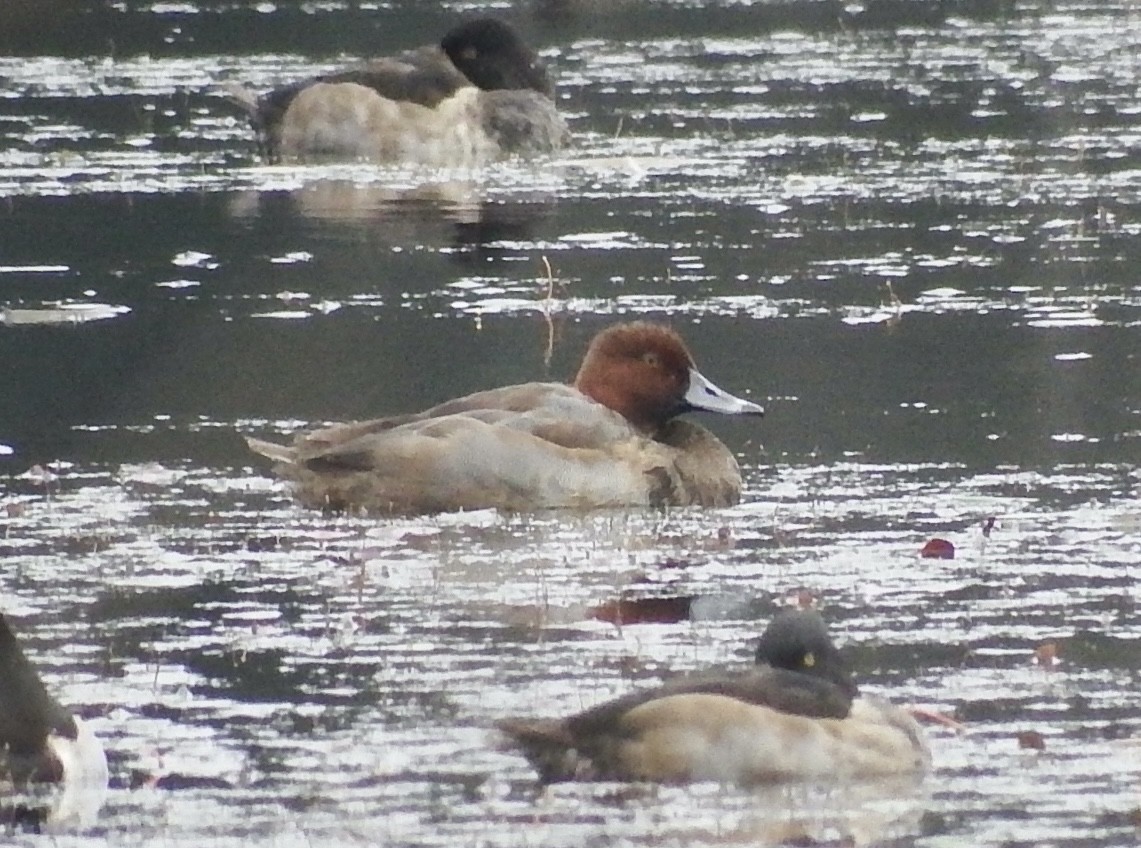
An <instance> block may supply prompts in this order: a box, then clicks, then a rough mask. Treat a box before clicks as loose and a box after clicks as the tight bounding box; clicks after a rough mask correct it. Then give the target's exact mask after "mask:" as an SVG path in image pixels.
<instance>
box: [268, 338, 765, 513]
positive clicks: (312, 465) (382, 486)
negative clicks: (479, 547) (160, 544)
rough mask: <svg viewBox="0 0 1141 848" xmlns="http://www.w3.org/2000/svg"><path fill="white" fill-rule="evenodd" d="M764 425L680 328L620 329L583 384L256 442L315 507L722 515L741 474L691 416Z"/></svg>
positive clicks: (509, 392) (481, 395)
mask: <svg viewBox="0 0 1141 848" xmlns="http://www.w3.org/2000/svg"><path fill="white" fill-rule="evenodd" d="M694 410H704V411H706V412H717V413H721V414H723V415H762V414H763V413H764V410H763V409H762V408H761V407H760V406H758V405H757V404H755V403H752V402H751V401H747V400H744V399H742V398H739V397H735V396H734V395H731V394H729V393H728V392H726V391H724V390H722V389H720V388H718V387H717V386H716V385H714V384H713V383H712V382H710V381H709V380H708V379H706V378H705V377H704V376H703V375H702V373H701V372H700V371H698V370H697V366H696V365H695V364H694V361H693V356H692V355H691V354H690V352H689V349H688V348H687V347H686V346H685V342H684V341H683V340H682V338H681V336H680V335H678V334H677V333H676V332H675V331H674V330H672V329H670V328H669V327H665V326H662V325H660V324H651V323H648V322H645V321H635V322H632V323H628V324H615V325H613V326H611V327H608V328H606V329H605V330H603V331H602V332H600V333H598V334H597V335H596V336H595V337H594V339H593V340H592V341H591V343H590V346H589V348H588V349H587V351H586V356H585V357H584V358H583V361H582V365H581V366H580V367H579V370H578V375H577V376H576V377H575V379H574V383H573V384H572V385H567V384H565V383H538V382H536V383H522V384H519V385H515V386H503V387H501V388H496V389H488V390H486V391H482V392H476V393H475V394H471V395H467V396H466V397H460V398H455V399H453V400H449V401H445V402H444V403H441V404H438V405H437V406H434V407H432V408H431V409H427V410H425V411H423V412H417V413H411V414H408V415H394V416H391V417H388V418H376V419H373V420H370V421H358V422H350V423H346V424H334V425H332V426H330V427H326V428H324V429H320V430H315V431H313V432H310V433H305V434H303V435H301V436H300V437H299V438H298V439H296V441H295V442H294V444H292V445H281V444H275V443H273V442H266V441H262V440H260V439H247V442H248V444H249V446H250V448H251V449H252V450H254V451H255V452H257V453H259V454H261V455H263V456H266V457H269V458H270V459H273V460H275V461H276V466H275V470H276V471H277V472H278V473H279V474H281V475H282V476H283V477H285V478H287V479H289V480H291V481H292V482H293V483H294V493H295V494H296V496H297V498H298V499H299V500H300V501H301V502H302V503H303V504H304V505H306V506H310V507H316V508H318V509H329V510H344V509H350V510H363V511H366V512H374V513H396V514H419V513H430V512H448V511H454V510H461V509H468V510H470V509H502V510H507V511H512V512H526V511H532V510H538V509H599V508H606V507H634V508H636V507H662V506H687V505H700V506H725V505H728V504H734V503H737V501H738V500H740V497H741V471H740V468H739V467H738V465H737V459H736V458H735V457H734V456H733V453H732V452H731V451H730V450H729V448H728V447H726V446H725V444H724V443H722V442H721V440H720V439H718V438H717V437H716V436H714V435H713V434H712V433H710V432H709V431H708V430H706V429H705V428H704V427H702V426H701V425H700V424H697V423H695V422H692V421H685V420H682V419H681V418H680V417H679V416H681V415H682V414H683V413H686V412H690V411H694Z"/></svg>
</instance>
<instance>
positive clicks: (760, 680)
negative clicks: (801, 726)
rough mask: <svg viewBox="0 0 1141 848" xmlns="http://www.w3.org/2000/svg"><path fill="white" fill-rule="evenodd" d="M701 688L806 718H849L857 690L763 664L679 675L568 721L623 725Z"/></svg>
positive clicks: (591, 727) (576, 725)
mask: <svg viewBox="0 0 1141 848" xmlns="http://www.w3.org/2000/svg"><path fill="white" fill-rule="evenodd" d="M698 693H701V694H706V695H724V696H726V697H729V698H734V699H736V700H738V701H743V702H745V703H748V704H755V705H757V706H764V707H769V708H770V709H773V710H777V711H778V712H782V713H787V714H789V715H799V716H804V717H806V718H846V717H847V715H848V712H849V710H850V709H851V706H852V697H851V695H850V694H848V693H847V692H845V691H844V690H843V689H842V688H840V687H839V686H837V685H835V684H833V683H829V682H828V681H827V680H822V679H820V678H818V677H813V676H811V675H807V674H798V673H797V672H793V671H786V670H784V669H773V668H763V669H751V670H749V671H746V672H738V673H729V672H722V673H717V672H711V673H705V674H691V675H684V676H681V677H675V678H672V679H670V680H667V681H666V682H665V683H663V684H662V685H660V686H656V687H653V688H649V689H643V690H638V691H635V692H631V693H629V694H627V695H624V696H622V697H620V698H617V699H616V700H613V701H609V702H608V703H605V704H601V705H599V706H597V707H594V708H592V709H589V710H586V711H585V712H582V713H579V714H578V715H576V716H573V717H572V718H570V719H568V720H567V722H568V724H569V725H570V727H571V728H572V730H573V731H574V733H575V734H576V735H581V734H586V735H590V734H591V733H594V732H597V729H598V728H602V727H612V726H617V725H618V724H619V719H620V717H621V716H622V715H624V714H625V713H627V712H629V711H630V710H632V709H634V708H635V707H638V706H641V705H642V704H645V703H648V702H650V701H652V700H654V699H656V698H665V697H668V696H671V695H689V694H698Z"/></svg>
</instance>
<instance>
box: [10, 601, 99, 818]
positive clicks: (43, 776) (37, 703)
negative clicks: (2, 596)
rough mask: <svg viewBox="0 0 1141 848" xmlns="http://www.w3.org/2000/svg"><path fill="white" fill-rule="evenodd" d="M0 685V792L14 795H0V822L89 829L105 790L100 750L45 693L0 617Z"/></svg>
mask: <svg viewBox="0 0 1141 848" xmlns="http://www.w3.org/2000/svg"><path fill="white" fill-rule="evenodd" d="M0 682H2V685H0V791H2V792H4V793H6V794H8V795H13V794H14V795H17V796H19V797H17V798H16V799H15V801H14V802H12V801H10V800H8V799H5V798H3V797H0V822H3V823H4V824H7V825H9V826H11V825H16V826H18V827H21V828H29V829H33V830H38V829H40V828H41V827H42V826H44V825H46V826H47V827H48V828H49V829H54V828H59V827H62V828H70V827H83V826H87V825H89V824H91V823H92V822H93V821H94V819H95V815H96V814H97V813H98V812H99V808H100V807H101V806H102V805H103V797H104V795H105V793H106V791H107V758H106V756H105V755H104V753H103V746H102V745H100V744H99V740H98V739H96V738H95V736H94V735H93V734H92V733H91V730H90V729H89V728H88V727H87V726H86V725H85V724H84V723H83V722H82V721H81V720H80V719H79V718H78V717H77V716H73V715H72V714H71V713H69V712H68V711H67V710H66V709H64V708H63V707H62V706H60V704H59V702H58V701H56V700H55V698H53V697H52V696H51V695H50V694H48V691H47V689H45V688H44V684H43V682H42V681H41V680H40V677H39V675H38V674H36V670H35V669H34V668H32V665H31V663H29V662H28V659H27V657H25V656H24V652H23V651H22V650H21V649H20V644H19V642H17V641H16V636H15V634H14V633H13V632H12V630H11V628H10V627H9V626H8V622H7V620H6V619H5V618H4V616H3V615H0ZM45 788H47V789H46V791H45ZM49 795H50V797H48V796H49ZM41 798H42V799H43V804H42V805H41V804H40V803H39V800H40V799H41Z"/></svg>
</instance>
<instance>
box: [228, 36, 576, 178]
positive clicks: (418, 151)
mask: <svg viewBox="0 0 1141 848" xmlns="http://www.w3.org/2000/svg"><path fill="white" fill-rule="evenodd" d="M230 95H231V99H232V100H233V101H235V102H236V103H238V105H239V106H241V107H242V108H243V110H245V111H246V112H247V113H248V115H249V118H250V122H251V124H252V125H253V127H254V130H255V131H256V132H257V134H258V140H259V143H260V145H261V148H262V150H263V152H264V153H265V154H266V155H267V157H268V158H269V159H270V160H271V161H278V160H304V159H309V158H334V159H349V160H360V159H363V160H368V161H372V162H400V163H408V164H421V165H431V166H435V167H473V166H477V165H480V164H482V163H484V162H487V161H490V160H493V159H497V158H501V157H503V156H505V155H511V154H524V155H527V154H530V155H534V154H540V153H549V152H553V151H554V150H557V149H558V148H559V147H561V146H562V144H563V143H564V141H565V139H566V136H567V129H566V124H565V122H564V121H563V119H562V117H561V116H560V115H559V113H558V111H557V110H556V109H555V103H554V87H553V86H552V84H551V80H550V78H549V77H548V76H547V71H546V68H545V67H544V65H543V62H542V60H540V59H539V57H538V56H537V55H536V54H535V52H534V51H533V50H531V48H529V47H528V46H527V45H526V44H524V43H523V41H522V39H520V38H519V36H518V35H517V34H516V32H515V30H513V29H512V28H511V27H510V26H508V25H507V24H506V23H504V22H502V21H499V20H496V19H495V18H478V19H476V20H472V21H469V22H467V23H464V24H461V25H460V26H458V27H456V28H455V29H453V30H452V31H451V32H449V33H448V34H447V35H446V36H444V38H443V40H442V41H441V42H440V43H439V45H433V46H429V47H421V48H418V49H416V50H410V51H408V52H405V53H402V54H401V55H399V56H394V57H388V58H382V59H374V60H372V61H371V62H368V63H367V64H364V65H361V66H358V67H355V68H350V69H347V70H344V71H340V72H337V73H332V74H327V75H325V76H321V77H317V78H315V79H308V80H303V81H301V82H297V83H293V84H292V85H287V86H283V87H281V88H276V89H274V90H272V91H270V92H269V93H267V94H264V95H262V96H261V97H255V96H254V95H253V94H252V93H250V92H249V91H247V90H245V89H243V88H240V87H231V88H230Z"/></svg>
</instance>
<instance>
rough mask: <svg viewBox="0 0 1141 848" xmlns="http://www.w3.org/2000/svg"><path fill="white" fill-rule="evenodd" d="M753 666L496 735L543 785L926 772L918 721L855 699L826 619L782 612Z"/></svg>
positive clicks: (879, 703) (676, 682)
mask: <svg viewBox="0 0 1141 848" xmlns="http://www.w3.org/2000/svg"><path fill="white" fill-rule="evenodd" d="M756 659H757V665H756V667H755V668H753V669H751V670H749V671H746V672H740V673H735V674H733V673H709V674H695V675H689V676H684V677H679V678H675V679H673V680H670V681H667V682H666V683H664V684H662V685H661V686H658V687H656V688H653V689H645V690H641V691H637V692H632V693H630V694H629V695H626V696H623V697H621V698H618V699H616V700H613V701H609V702H607V703H604V704H601V705H599V706H596V707H592V708H591V709H588V710H586V711H585V712H581V713H579V714H578V715H574V716H570V717H569V718H563V719H542V718H540V719H525V718H512V719H505V720H503V721H500V722H498V724H497V726H498V728H499V729H500V730H501V731H502V732H503V733H504V734H505V736H506V739H507V741H508V744H509V745H510V746H511V747H514V748H518V749H521V750H522V753H523V755H524V756H525V757H526V758H527V760H528V761H529V762H530V763H531V764H532V765H533V766H534V767H535V769H536V770H537V771H538V773H539V778H540V780H541V781H542V782H543V783H553V782H557V781H566V780H648V781H658V782H668V783H676V782H684V781H695V780H716V781H721V782H725V783H740V784H756V783H770V782H777V781H787V780H816V779H833V780H835V779H840V780H843V779H858V778H871V777H877V776H886V775H898V774H909V773H920V772H922V771H923V770H924V769H925V768H926V766H927V764H928V760H929V754H928V750H927V745H926V743H925V742H924V739H923V736H922V733H921V731H920V729H919V726H918V725H917V724H916V723H915V720H914V719H913V718H912V717H911V716H910V715H908V714H907V713H906V712H904V711H903V710H901V709H899V708H898V707H895V706H892V705H891V704H889V703H887V702H886V701H883V700H880V699H879V698H875V697H872V696H867V695H861V694H860V693H859V692H858V690H857V688H856V686H855V684H854V683H853V681H852V678H851V676H850V674H849V672H848V669H847V667H846V666H845V664H844V662H843V660H842V658H841V657H840V655H839V652H838V651H837V650H836V647H835V645H833V643H832V641H831V639H830V638H829V636H828V632H827V630H826V629H825V627H824V622H823V620H822V619H821V618H820V616H819V615H818V614H817V613H815V612H813V611H810V610H789V611H785V612H782V613H779V614H778V615H777V616H776V617H775V618H773V620H772V621H771V622H770V623H769V626H768V628H767V629H766V630H765V632H764V634H763V635H762V636H761V641H760V645H759V646H758V648H757V657H756Z"/></svg>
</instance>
